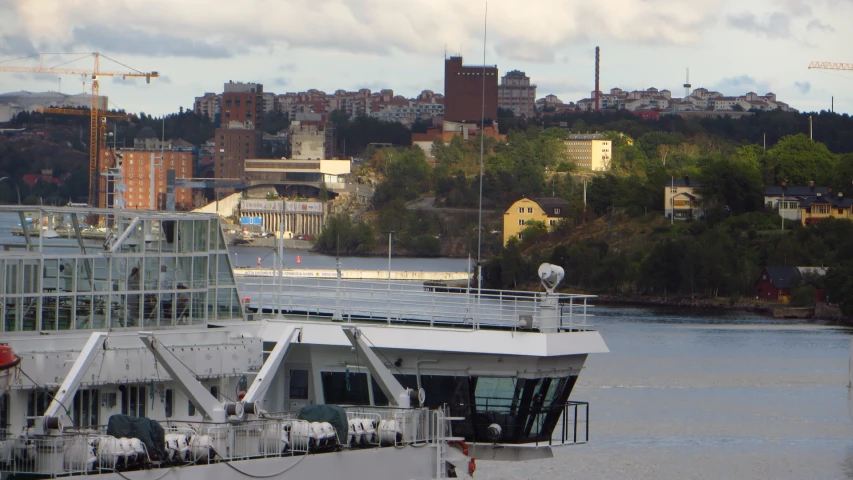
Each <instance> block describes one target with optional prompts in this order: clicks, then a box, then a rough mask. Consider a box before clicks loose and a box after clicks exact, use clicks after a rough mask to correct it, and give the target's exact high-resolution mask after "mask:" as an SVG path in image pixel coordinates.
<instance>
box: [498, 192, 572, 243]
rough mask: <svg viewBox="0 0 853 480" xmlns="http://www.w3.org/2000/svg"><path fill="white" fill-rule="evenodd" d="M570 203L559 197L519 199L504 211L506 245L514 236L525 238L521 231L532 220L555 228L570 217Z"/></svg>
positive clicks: (551, 228)
mask: <svg viewBox="0 0 853 480" xmlns="http://www.w3.org/2000/svg"><path fill="white" fill-rule="evenodd" d="M568 205H569V202H568V200H566V199H564V198H559V197H550V198H536V199H530V198H522V199H520V200H517V201H516V202H515V203H513V204H512V205H511V206H510V207H509V208H508V209H507V210H506V212H504V222H503V230H504V231H503V241H504V243H503V244H504V246H506V245H507V243H509V239H510V238H512V237H516V238H518V239H519V240H523V238H522V233H521V232H522V230H524V229H525V228H526V227H527V225H529V223H530V222H531V221H537V222H542V223H544V224H545V227H546V228H548V229H549V230H554V229H555V228H556V227H557V224H559V222H560V221H561V220H563V219H564V218H568V215H567V214H568V208H567V207H568Z"/></svg>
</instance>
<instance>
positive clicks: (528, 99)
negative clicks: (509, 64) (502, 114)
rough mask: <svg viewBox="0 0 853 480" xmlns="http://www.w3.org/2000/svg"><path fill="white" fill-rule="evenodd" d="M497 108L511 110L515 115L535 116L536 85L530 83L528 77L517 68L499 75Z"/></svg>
mask: <svg viewBox="0 0 853 480" xmlns="http://www.w3.org/2000/svg"><path fill="white" fill-rule="evenodd" d="M498 108H503V109H506V110H512V113H513V114H514V115H515V116H516V117H534V116H536V85H531V84H530V77H528V76H527V75H525V74H524V72H520V71H518V70H511V71H509V72H507V73H506V75H504V76H503V77H501V84H500V85H499V86H498Z"/></svg>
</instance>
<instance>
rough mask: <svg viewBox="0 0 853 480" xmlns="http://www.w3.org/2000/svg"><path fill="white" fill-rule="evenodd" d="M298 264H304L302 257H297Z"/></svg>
mask: <svg viewBox="0 0 853 480" xmlns="http://www.w3.org/2000/svg"><path fill="white" fill-rule="evenodd" d="M296 263H302V257H300V256H299V255H297V256H296Z"/></svg>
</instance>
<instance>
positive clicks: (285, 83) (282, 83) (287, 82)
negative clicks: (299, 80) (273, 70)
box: [272, 77, 290, 87]
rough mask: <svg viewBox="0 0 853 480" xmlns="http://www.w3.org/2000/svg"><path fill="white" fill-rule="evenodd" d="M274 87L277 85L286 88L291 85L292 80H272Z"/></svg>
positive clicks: (278, 78) (281, 78)
mask: <svg viewBox="0 0 853 480" xmlns="http://www.w3.org/2000/svg"><path fill="white" fill-rule="evenodd" d="M272 83H273V85H277V86H279V87H286V86H288V85H290V80H288V79H286V78H284V77H276V78H274V79H273V80H272Z"/></svg>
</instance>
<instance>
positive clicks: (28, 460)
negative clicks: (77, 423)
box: [0, 431, 97, 478]
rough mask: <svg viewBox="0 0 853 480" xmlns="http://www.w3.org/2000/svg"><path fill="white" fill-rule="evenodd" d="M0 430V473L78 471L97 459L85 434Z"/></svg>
mask: <svg viewBox="0 0 853 480" xmlns="http://www.w3.org/2000/svg"><path fill="white" fill-rule="evenodd" d="M0 434H2V437H0V473H3V474H7V475H9V476H15V475H39V476H46V477H57V476H65V475H80V474H84V473H87V472H89V471H91V470H92V469H93V468H94V465H95V463H96V461H97V458H96V457H95V454H94V447H93V446H92V445H91V443H90V440H91V438H92V437H91V436H90V435H88V434H66V435H57V436H50V437H28V436H26V435H23V434H12V433H10V432H8V431H6V432H0ZM4 478H5V477H4Z"/></svg>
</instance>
